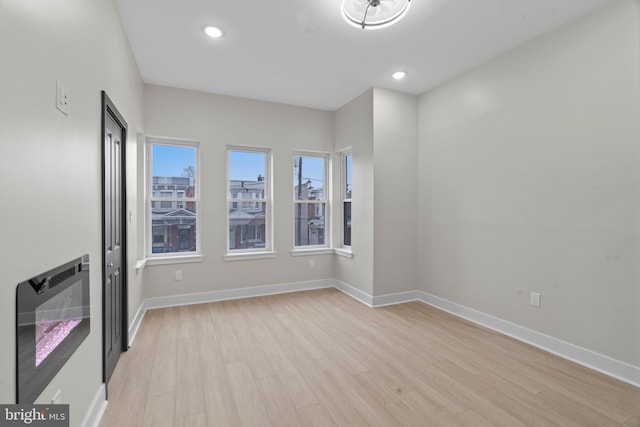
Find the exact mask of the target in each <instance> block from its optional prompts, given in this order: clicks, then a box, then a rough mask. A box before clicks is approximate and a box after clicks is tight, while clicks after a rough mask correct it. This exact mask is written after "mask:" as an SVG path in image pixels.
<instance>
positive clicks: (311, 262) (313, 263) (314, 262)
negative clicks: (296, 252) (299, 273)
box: [309, 259, 316, 268]
mask: <svg viewBox="0 0 640 427" xmlns="http://www.w3.org/2000/svg"><path fill="white" fill-rule="evenodd" d="M315 266H316V261H315V260H313V259H310V260H309V268H314V267H315Z"/></svg>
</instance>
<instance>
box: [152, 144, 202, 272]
mask: <svg viewBox="0 0 640 427" xmlns="http://www.w3.org/2000/svg"><path fill="white" fill-rule="evenodd" d="M155 145H161V146H170V147H188V148H193V150H194V165H193V167H194V168H195V174H194V176H193V186H194V187H195V188H194V192H193V197H186V191H185V192H184V194H185V197H183V198H178V197H172V198H163V197H159V196H154V195H153V146H155ZM145 160H146V161H145V168H146V171H145V179H146V185H145V230H146V236H145V249H144V250H145V259H146V264H148V265H154V264H165V263H172V262H198V261H202V260H203V259H204V257H203V255H202V238H201V236H202V231H201V228H202V221H201V220H200V218H201V216H200V211H201V198H200V194H201V190H200V184H201V180H200V142H199V141H195V140H188V139H178V138H164V137H152V136H148V137H146V138H145ZM158 191H165V190H158ZM172 192H175V193H176V194H177V192H178V190H175V191H173V190H172ZM154 202H155V203H163V202H165V203H166V202H169V203H172V204H175V206H176V209H186V208H185V207H184V206H185V205H186V204H187V203H194V205H195V240H196V247H195V251H177V252H162V253H153V244H154V243H153V241H154V234H153V219H152V218H153V216H152V209H153V206H154ZM180 205H182V207H179V206H180ZM178 234H180V232H178Z"/></svg>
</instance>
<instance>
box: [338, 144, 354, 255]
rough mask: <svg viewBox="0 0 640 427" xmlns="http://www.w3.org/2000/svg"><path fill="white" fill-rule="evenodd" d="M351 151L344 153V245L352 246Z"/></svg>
mask: <svg viewBox="0 0 640 427" xmlns="http://www.w3.org/2000/svg"><path fill="white" fill-rule="evenodd" d="M351 160H352V159H351V152H345V153H343V154H342V191H341V192H342V246H349V247H350V246H351V182H352V181H351V170H352V167H351Z"/></svg>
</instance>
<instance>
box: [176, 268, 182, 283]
mask: <svg viewBox="0 0 640 427" xmlns="http://www.w3.org/2000/svg"><path fill="white" fill-rule="evenodd" d="M180 280H182V270H176V282H179V281H180Z"/></svg>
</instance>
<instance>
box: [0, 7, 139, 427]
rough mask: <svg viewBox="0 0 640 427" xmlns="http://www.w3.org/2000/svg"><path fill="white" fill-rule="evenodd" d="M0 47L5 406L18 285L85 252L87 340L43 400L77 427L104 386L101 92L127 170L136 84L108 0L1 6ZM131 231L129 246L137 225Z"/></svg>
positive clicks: (1, 398)
mask: <svg viewBox="0 0 640 427" xmlns="http://www.w3.org/2000/svg"><path fill="white" fill-rule="evenodd" d="M0 40H2V42H1V51H2V62H1V64H0V87H1V90H0V92H1V93H2V101H3V102H2V103H0V117H1V118H2V126H0V141H1V142H0V177H1V179H0V182H2V186H0V198H1V199H2V210H0V223H2V224H3V226H2V242H3V244H2V245H1V246H0V259H2V266H3V268H2V286H0V336H1V337H2V343H3V345H2V349H0V402H3V403H11V402H15V287H16V285H17V284H18V283H19V282H21V281H23V280H26V279H29V278H31V277H32V276H34V275H36V274H39V273H41V272H43V271H45V270H48V269H50V268H53V267H55V266H57V265H59V264H61V263H64V262H66V261H70V260H72V259H74V258H76V257H79V256H81V255H82V254H85V253H89V254H90V257H91V266H92V267H91V275H90V280H91V305H92V306H91V333H90V335H89V337H88V338H87V339H86V340H85V341H84V343H83V344H82V346H81V347H80V348H79V349H78V351H77V352H76V353H75V354H74V355H73V356H72V358H71V359H70V360H69V362H68V363H67V364H66V365H65V366H64V367H63V368H62V371H61V372H60V373H59V374H58V376H57V377H56V378H54V380H53V381H52V383H51V384H50V386H49V387H48V388H47V389H46V390H45V391H44V392H43V394H42V395H41V397H40V399H39V401H40V402H47V403H48V402H49V401H50V399H51V397H52V395H53V394H54V393H55V392H56V391H57V390H58V389H62V398H61V403H69V404H70V405H71V425H72V426H78V425H80V423H81V422H82V420H83V418H84V417H85V415H86V413H87V410H88V409H89V407H90V405H91V403H92V400H93V398H94V396H96V393H97V392H98V390H99V388H100V385H101V383H102V374H101V370H102V356H101V353H102V344H101V338H102V332H101V329H102V327H101V321H102V320H101V319H102V305H101V289H102V281H101V268H100V266H101V253H102V251H101V242H102V237H101V217H102V216H101V215H102V214H101V129H100V126H101V95H100V91H101V90H106V91H107V93H108V94H109V95H110V97H111V99H112V100H113V101H114V103H115V104H116V105H117V107H118V108H119V110H120V112H121V113H122V114H123V115H124V117H125V119H126V120H127V122H128V125H129V129H130V130H132V134H131V135H130V137H129V140H128V142H127V150H128V155H129V156H130V157H129V161H130V163H129V166H131V165H132V164H133V165H135V147H134V144H135V135H136V129H139V128H141V120H142V114H143V113H142V82H141V80H140V77H139V74H138V71H137V67H136V65H135V62H134V60H133V57H132V55H131V52H130V49H129V46H128V43H127V40H126V38H125V36H124V32H123V30H122V28H121V26H120V21H119V19H118V17H117V13H116V9H115V5H114V4H113V3H112V2H111V1H99V2H86V1H81V0H69V1H65V2H51V1H47V0H31V1H13V0H8V1H2V2H1V3H0ZM56 79H60V80H62V81H63V82H64V83H65V84H66V85H67V87H68V90H69V94H70V107H69V115H68V116H65V115H63V114H62V113H60V112H59V111H58V110H56V108H55V93H56V91H55V88H56ZM132 179H133V181H134V182H133V183H130V184H132V186H131V189H130V190H131V191H130V193H129V196H130V199H129V201H131V200H134V199H135V197H136V194H135V174H134V176H133V178H132ZM135 213H136V212H135V209H134V211H133V214H134V215H135ZM129 233H130V236H131V237H133V238H132V240H133V241H134V242H135V235H136V233H137V230H136V228H135V224H134V226H132V227H131V228H130V230H129ZM135 250H136V249H135V245H134V248H133V252H134V253H135ZM131 286H133V287H135V286H136V283H132V284H131ZM139 303H140V301H139V300H138V301H132V305H136V306H137V305H138V304H139Z"/></svg>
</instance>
